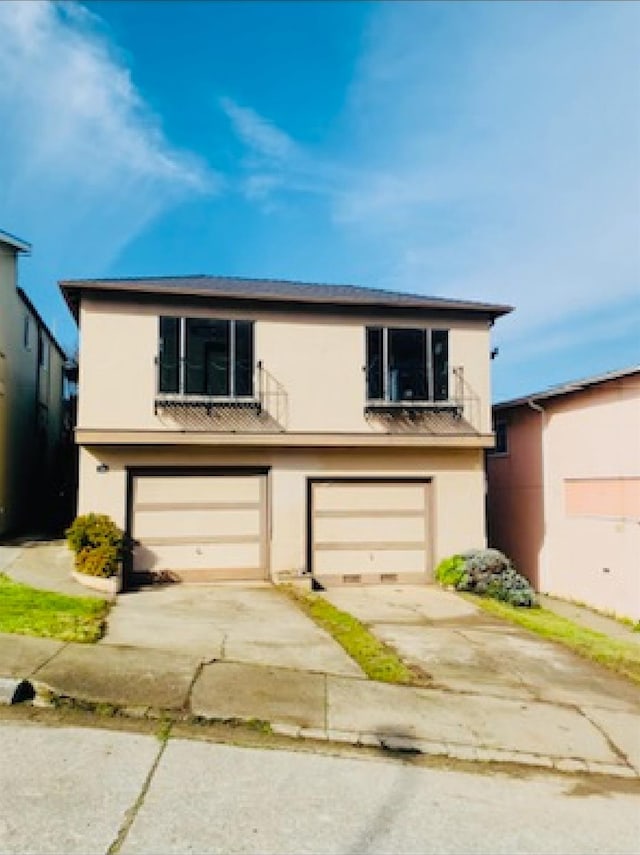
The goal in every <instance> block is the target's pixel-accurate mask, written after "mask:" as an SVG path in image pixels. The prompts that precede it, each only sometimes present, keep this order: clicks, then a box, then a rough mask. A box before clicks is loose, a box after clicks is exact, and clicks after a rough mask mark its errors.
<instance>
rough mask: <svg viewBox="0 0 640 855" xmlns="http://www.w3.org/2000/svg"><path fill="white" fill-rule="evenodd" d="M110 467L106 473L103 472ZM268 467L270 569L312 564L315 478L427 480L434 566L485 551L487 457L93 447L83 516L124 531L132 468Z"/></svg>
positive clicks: (475, 453)
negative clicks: (99, 516)
mask: <svg viewBox="0 0 640 855" xmlns="http://www.w3.org/2000/svg"><path fill="white" fill-rule="evenodd" d="M100 464H106V465H107V466H108V467H109V470H108V471H107V472H102V473H100V472H98V471H97V467H98V466H99V465H100ZM159 465H161V466H254V467H255V466H269V467H271V471H270V474H269V506H270V526H271V529H270V530H271V570H272V572H274V573H278V572H284V571H299V570H302V569H303V568H304V567H305V564H306V552H305V550H306V478H307V477H313V476H323V477H327V476H334V477H340V476H351V477H354V476H362V477H376V476H385V477H390V476H397V477H399V478H401V477H417V476H425V477H431V478H432V479H433V501H434V517H435V519H434V538H433V561H434V565H435V563H437V562H438V561H439V560H440V559H441V558H444V557H446V556H448V555H451V554H452V553H454V552H458V551H461V550H464V549H468V548H470V547H474V546H484V544H485V541H484V468H483V460H482V452H481V451H480V450H477V449H473V450H467V451H453V450H451V451H449V450H447V451H437V452H436V451H431V452H430V451H415V450H411V451H408V450H394V451H391V450H383V449H381V450H380V451H379V452H376V453H374V452H372V451H365V450H349V451H346V450H313V449H309V450H303V451H301V450H294V449H278V450H276V449H273V450H271V449H262V450H260V449H245V450H233V449H228V450H223V449H212V448H206V447H204V448H202V447H199V448H190V449H176V448H169V447H164V448H149V447H140V448H127V449H122V448H100V449H97V448H93V449H86V448H84V449H82V450H81V453H80V498H79V513H88V512H89V511H96V512H100V513H106V514H109V516H111V517H112V518H113V519H114V520H115V521H116V522H117V523H118V524H119V525H120V526H123V527H124V525H125V522H126V520H125V512H126V511H125V506H126V472H125V467H126V466H159Z"/></svg>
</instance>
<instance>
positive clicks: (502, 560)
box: [436, 549, 536, 607]
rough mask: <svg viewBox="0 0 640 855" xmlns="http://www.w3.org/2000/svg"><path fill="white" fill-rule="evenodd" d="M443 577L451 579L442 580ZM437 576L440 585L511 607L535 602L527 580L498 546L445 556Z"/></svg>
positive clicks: (530, 604) (533, 593)
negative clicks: (451, 586) (489, 598)
mask: <svg viewBox="0 0 640 855" xmlns="http://www.w3.org/2000/svg"><path fill="white" fill-rule="evenodd" d="M443 565H446V566H444V567H443ZM441 568H443V569H442V570H441ZM443 577H447V578H448V579H454V581H445V580H444V578H443ZM436 578H437V579H438V581H439V582H442V584H453V586H454V587H455V588H456V589H457V590H458V591H470V592H471V593H473V594H479V595H480V596H484V597H491V598H492V599H494V600H502V601H503V602H505V603H510V604H511V605H512V606H529V607H530V606H534V605H535V604H536V598H535V592H534V590H533V588H532V587H531V585H530V584H529V582H528V581H527V579H525V577H524V576H521V575H520V573H518V572H517V571H516V569H515V568H514V566H513V564H512V563H511V561H510V560H509V559H508V558H507V557H506V555H503V554H502V552H499V551H498V550H497V549H477V550H471V551H469V552H465V553H463V554H462V555H454V556H452V558H448V559H445V561H443V562H441V564H440V565H439V567H438V569H437V570H436Z"/></svg>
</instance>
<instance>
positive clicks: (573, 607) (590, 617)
mask: <svg viewBox="0 0 640 855" xmlns="http://www.w3.org/2000/svg"><path fill="white" fill-rule="evenodd" d="M538 601H539V602H540V605H541V606H542V607H543V608H545V609H548V610H549V611H550V612H554V613H555V614H557V615H560V617H565V618H568V619H569V620H571V621H573V622H574V623H577V624H578V625H579V626H584V627H586V628H587V629H592V630H594V632H601V633H602V634H603V635H608V636H609V637H610V638H615V639H617V640H618V641H630V642H631V643H633V644H638V645H640V632H634V629H633V627H632V626H628V625H627V624H624V623H621V622H620V621H618V620H616V619H615V618H612V617H607V616H606V615H601V614H600V613H599V612H594V610H593V609H590V608H588V606H579V605H577V604H576V603H570V602H568V601H567V600H559V599H557V598H556V597H549V596H547V595H546V594H538Z"/></svg>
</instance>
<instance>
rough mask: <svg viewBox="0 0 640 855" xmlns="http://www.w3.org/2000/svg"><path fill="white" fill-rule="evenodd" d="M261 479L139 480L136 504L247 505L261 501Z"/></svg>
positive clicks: (207, 477) (226, 477)
mask: <svg viewBox="0 0 640 855" xmlns="http://www.w3.org/2000/svg"><path fill="white" fill-rule="evenodd" d="M261 481H262V477H261V476H254V477H250V476H249V477H247V476H244V477H243V476H233V475H219V476H210V475H188V476H168V475H167V476H154V477H150V476H149V477H145V476H139V477H138V478H136V485H135V486H136V489H135V504H136V505H139V504H145V503H153V502H163V503H164V502H167V501H169V502H173V503H174V504H176V505H177V504H180V503H181V502H221V501H225V502H249V503H256V502H259V501H260V484H261Z"/></svg>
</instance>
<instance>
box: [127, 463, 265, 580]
mask: <svg viewBox="0 0 640 855" xmlns="http://www.w3.org/2000/svg"><path fill="white" fill-rule="evenodd" d="M266 520H267V491H266V475H264V474H260V475H256V474H247V475H243V474H234V475H227V474H225V475H223V474H219V475H218V474H212V475H184V474H179V475H174V474H166V475H165V474H161V473H160V474H154V475H144V474H137V475H135V476H134V477H133V484H132V513H131V535H132V537H133V539H134V541H135V543H136V546H135V548H134V561H133V569H134V571H136V572H140V571H151V572H154V573H162V572H168V573H170V574H172V575H173V576H176V577H178V578H181V579H184V580H185V581H216V580H250V579H264V578H266V576H267V573H268V568H267V550H266V529H267V526H266Z"/></svg>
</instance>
